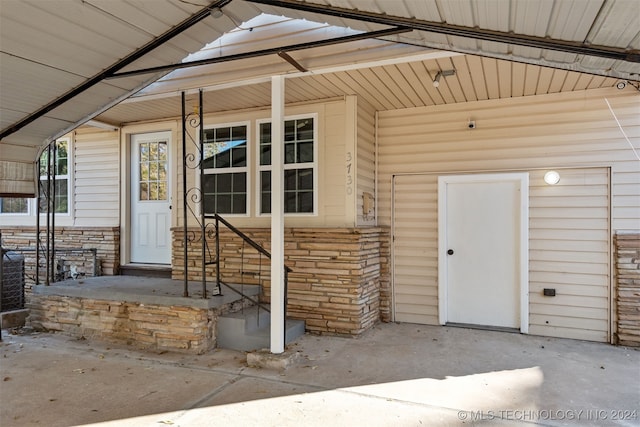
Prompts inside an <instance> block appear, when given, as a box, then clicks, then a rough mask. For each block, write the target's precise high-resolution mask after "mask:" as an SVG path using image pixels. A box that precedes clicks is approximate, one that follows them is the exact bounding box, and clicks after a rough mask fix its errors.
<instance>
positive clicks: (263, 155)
mask: <svg viewBox="0 0 640 427" xmlns="http://www.w3.org/2000/svg"><path fill="white" fill-rule="evenodd" d="M260 164H261V165H263V166H264V165H270V164H271V145H263V146H261V147H260Z"/></svg>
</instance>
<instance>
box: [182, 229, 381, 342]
mask: <svg viewBox="0 0 640 427" xmlns="http://www.w3.org/2000/svg"><path fill="white" fill-rule="evenodd" d="M172 231H173V251H172V252H173V263H172V264H173V278H174V279H182V278H183V277H184V261H183V254H184V246H183V230H182V228H174V229H173V230H172ZM189 232H190V233H191V232H193V233H194V235H198V234H199V230H195V229H190V230H189ZM242 232H243V233H245V234H246V235H248V236H249V237H250V238H252V239H253V240H255V241H256V242H257V243H259V244H260V245H262V246H263V247H264V248H265V249H267V250H269V247H270V229H262V228H260V229H258V228H252V229H245V228H243V229H242ZM284 238H285V264H286V265H287V266H288V267H290V268H291V269H292V270H293V271H292V272H291V273H289V288H288V289H289V291H288V305H287V314H288V316H290V317H292V318H297V319H303V320H305V322H306V327H307V330H308V331H309V332H313V333H319V334H324V333H326V334H338V335H358V334H361V333H362V332H364V331H366V330H367V329H369V328H371V327H372V326H373V325H374V324H375V323H376V322H378V321H379V320H382V321H389V320H390V300H391V298H390V278H389V248H390V244H389V233H388V231H387V230H386V229H383V228H287V229H286V230H285V236H284ZM208 245H209V247H210V248H211V250H212V251H214V248H215V243H214V241H213V237H212V236H211V237H210V240H208ZM220 248H221V249H220V252H221V257H220V259H221V264H222V267H221V269H220V270H221V276H222V280H223V281H225V282H227V283H236V284H240V283H247V284H249V283H250V284H262V285H263V287H264V295H263V299H264V300H265V302H268V301H269V295H270V292H269V290H270V283H269V279H270V277H269V274H270V261H269V260H268V259H267V258H265V257H259V256H258V255H257V252H256V251H255V250H254V249H253V248H251V247H249V246H248V245H243V244H242V240H241V239H240V238H238V237H237V236H236V235H234V234H232V233H231V232H229V231H227V230H225V229H223V230H221V235H220ZM201 253H202V246H201V243H200V242H193V243H191V244H190V245H189V267H188V268H189V280H201V277H202V273H201V267H199V266H200V260H201V258H202V255H201ZM214 255H215V252H214ZM243 261H244V265H245V268H244V272H243V273H242V274H241V273H240V272H241V265H243ZM207 277H208V278H209V280H211V281H212V282H211V283H210V284H209V285H208V287H209V289H211V288H212V287H213V286H214V282H213V281H214V280H215V267H214V266H213V265H211V266H208V267H207ZM260 278H262V283H260V282H261V280H260ZM223 291H224V289H223Z"/></svg>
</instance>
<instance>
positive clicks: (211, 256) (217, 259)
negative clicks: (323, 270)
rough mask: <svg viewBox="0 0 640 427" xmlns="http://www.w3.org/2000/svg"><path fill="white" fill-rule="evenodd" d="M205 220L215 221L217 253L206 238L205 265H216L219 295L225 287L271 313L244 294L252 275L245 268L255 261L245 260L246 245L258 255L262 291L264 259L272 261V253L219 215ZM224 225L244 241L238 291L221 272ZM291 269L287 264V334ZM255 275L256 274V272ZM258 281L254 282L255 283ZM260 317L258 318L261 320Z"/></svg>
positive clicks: (285, 287) (285, 313) (285, 273)
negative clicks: (246, 281) (222, 226)
mask: <svg viewBox="0 0 640 427" xmlns="http://www.w3.org/2000/svg"><path fill="white" fill-rule="evenodd" d="M204 218H205V220H213V223H212V226H213V236H211V237H213V239H214V246H215V252H213V251H211V250H209V244H208V242H207V239H206V238H203V244H204V245H206V247H207V249H206V251H205V252H206V254H207V259H206V260H205V261H204V263H203V264H204V265H214V266H215V271H216V287H217V289H218V294H220V295H221V294H222V288H221V286H225V289H229V290H231V291H233V292H236V293H238V294H240V295H241V296H243V297H244V298H247V299H248V300H249V301H251V302H253V303H254V304H256V305H257V306H258V309H260V308H262V309H263V310H265V311H267V312H269V313H271V311H270V310H269V308H267V307H265V305H264V304H262V303H261V302H260V301H259V300H258V301H256V300H254V299H253V298H251V297H249V296H248V295H246V294H245V292H244V289H243V288H244V285H245V280H244V279H245V277H246V276H247V275H250V274H251V271H247V269H246V268H245V267H246V265H247V262H246V261H247V259H248V260H249V262H250V261H251V260H253V261H255V258H254V259H251V258H245V247H246V245H248V246H249V247H251V248H252V249H254V250H255V251H256V252H257V253H258V255H259V256H258V259H257V262H254V264H255V265H257V266H258V272H257V283H258V284H259V285H260V289H262V288H263V287H262V281H263V277H262V264H263V262H262V259H263V258H262V257H265V258H266V259H269V260H270V259H271V253H269V251H267V250H266V249H265V248H264V247H263V246H262V245H260V244H259V243H258V242H256V241H255V240H253V239H252V238H251V237H249V236H247V235H246V234H245V233H243V232H242V231H240V230H239V229H237V228H236V227H235V226H233V225H232V224H231V223H229V221H227V220H226V219H224V218H223V217H222V216H220V215H218V214H206V215H205V216H204ZM221 225H224V226H225V227H226V228H227V229H228V230H229V231H231V232H232V233H233V234H235V235H236V236H237V237H239V238H240V239H242V247H241V249H240V269H239V271H238V276H237V277H239V282H240V283H239V284H240V286H241V289H240V290H237V289H236V288H234V287H232V286H230V285H229V284H227V283H226V282H225V281H224V280H222V278H221V272H222V268H221V263H222V250H221V248H220V226H221ZM291 271H292V270H291V268H290V267H288V266H287V265H286V264H285V265H284V302H283V303H284V319H285V320H284V322H283V329H284V331H285V332H286V326H285V325H286V317H287V302H288V301H287V300H288V298H287V295H288V284H289V273H290V272H291ZM254 273H255V272H254ZM203 278H204V280H206V276H203ZM255 282H256V281H255V280H254V283H255ZM259 317H260V316H258V318H259Z"/></svg>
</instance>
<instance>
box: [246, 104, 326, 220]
mask: <svg viewBox="0 0 640 427" xmlns="http://www.w3.org/2000/svg"><path fill="white" fill-rule="evenodd" d="M309 118H311V119H313V162H308V163H289V164H287V163H285V164H284V170H285V171H286V170H292V169H313V212H285V214H284V216H291V217H293V216H300V217H303V216H318V145H319V141H318V125H319V123H318V113H307V114H296V115H292V116H285V117H284V121H285V122H287V121H290V120H300V119H309ZM271 122H272V120H271V118H266V119H260V120H256V138H255V142H256V148H255V150H256V151H255V152H256V166H257V168H256V199H255V203H256V216H258V217H271V212H267V213H263V212H262V185H261V184H262V183H261V179H262V172H266V171H270V172H272V171H273V165H272V164H270V165H261V164H260V154H261V153H260V125H262V124H264V123H271ZM283 129H284V128H283ZM271 143H272V144H273V141H272V142H271ZM283 143H284V142H283ZM272 190H273V189H272Z"/></svg>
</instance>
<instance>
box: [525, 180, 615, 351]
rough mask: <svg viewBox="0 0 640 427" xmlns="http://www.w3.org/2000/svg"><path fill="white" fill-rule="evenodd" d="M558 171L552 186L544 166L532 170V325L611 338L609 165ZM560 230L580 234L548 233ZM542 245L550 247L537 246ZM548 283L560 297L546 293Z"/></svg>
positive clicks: (546, 331) (543, 331)
mask: <svg viewBox="0 0 640 427" xmlns="http://www.w3.org/2000/svg"><path fill="white" fill-rule="evenodd" d="M560 175H561V178H560V182H559V183H558V184H557V185H553V186H551V185H546V184H545V183H544V171H540V170H537V171H532V172H530V174H529V180H530V197H529V199H530V202H529V203H530V207H529V220H530V227H529V242H530V246H531V247H530V250H529V281H530V287H529V303H530V305H529V313H530V316H529V325H530V328H531V331H532V333H535V334H538V335H551V336H555V334H556V333H557V332H558V330H562V331H563V332H562V334H563V336H567V335H568V336H569V337H573V338H581V339H590V340H594V341H607V339H608V336H609V316H610V313H609V306H610V299H609V295H610V293H609V284H610V279H611V278H610V271H611V266H610V253H609V248H610V244H611V242H610V238H609V234H610V233H609V185H608V184H609V170H608V169H607V168H590V169H563V170H560ZM556 230H575V231H577V232H578V233H576V234H577V235H576V236H572V238H571V239H570V240H567V239H565V238H563V237H562V236H561V235H559V234H557V233H556V235H555V236H553V237H551V236H549V233H548V232H549V231H556ZM541 231H542V232H541ZM542 246H546V249H535V248H540V247H542ZM585 276H588V279H583V280H575V279H576V278H577V277H585ZM544 288H554V289H556V296H555V297H545V296H543V293H542V289H544ZM572 331H573V332H575V335H574V336H570V335H571V332H572ZM585 336H588V337H589V338H585Z"/></svg>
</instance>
